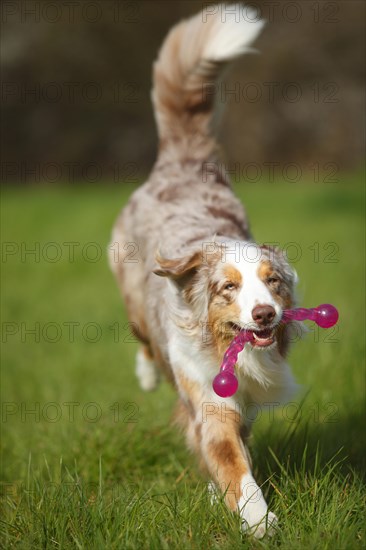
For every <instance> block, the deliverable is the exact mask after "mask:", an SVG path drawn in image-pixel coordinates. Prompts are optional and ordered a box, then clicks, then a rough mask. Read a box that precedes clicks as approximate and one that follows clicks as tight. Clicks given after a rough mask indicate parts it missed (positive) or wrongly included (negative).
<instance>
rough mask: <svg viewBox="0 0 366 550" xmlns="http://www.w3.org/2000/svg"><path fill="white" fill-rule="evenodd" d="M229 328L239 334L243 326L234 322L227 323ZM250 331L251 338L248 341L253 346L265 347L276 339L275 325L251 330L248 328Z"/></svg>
mask: <svg viewBox="0 0 366 550" xmlns="http://www.w3.org/2000/svg"><path fill="white" fill-rule="evenodd" d="M229 326H230V330H231V331H232V332H233V333H234V334H235V335H237V334H239V332H240V331H241V330H243V327H241V326H240V325H238V324H236V323H229ZM249 331H250V332H251V333H252V336H253V338H252V339H251V340H250V343H251V345H252V346H253V347H255V348H267V347H269V346H271V345H272V344H273V343H274V342H275V340H276V327H271V328H264V329H257V330H252V329H249Z"/></svg>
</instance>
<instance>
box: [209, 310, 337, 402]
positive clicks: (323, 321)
mask: <svg viewBox="0 0 366 550" xmlns="http://www.w3.org/2000/svg"><path fill="white" fill-rule="evenodd" d="M338 317H339V315H338V311H337V309H336V308H335V307H334V306H332V305H331V304H322V305H320V306H318V307H313V308H310V309H306V308H302V307H299V308H297V309H286V310H285V311H284V312H283V315H282V319H281V323H290V322H291V321H305V320H306V319H310V320H311V321H315V323H316V324H317V325H318V326H319V327H321V328H330V327H332V326H333V325H335V324H336V323H337V321H338ZM252 340H254V336H253V331H252V330H245V329H243V330H241V331H240V332H239V334H237V336H235V338H234V339H233V341H232V342H231V344H230V346H229V347H228V349H227V350H226V352H225V354H224V358H223V361H222V363H221V367H220V372H219V374H218V375H217V376H215V378H214V380H213V382H212V387H213V389H214V392H215V393H216V394H217V395H219V396H220V397H231V396H232V395H234V393H235V392H236V391H237V389H238V385H239V382H238V379H237V378H236V376H235V372H234V367H235V364H236V362H237V360H238V355H239V353H240V352H241V351H242V350H243V349H244V346H245V344H246V343H247V342H250V341H252Z"/></svg>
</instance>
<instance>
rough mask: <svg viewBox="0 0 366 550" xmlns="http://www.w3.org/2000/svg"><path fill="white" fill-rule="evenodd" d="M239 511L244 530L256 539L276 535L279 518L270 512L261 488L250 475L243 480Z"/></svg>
mask: <svg viewBox="0 0 366 550" xmlns="http://www.w3.org/2000/svg"><path fill="white" fill-rule="evenodd" d="M239 511H240V516H241V518H242V530H243V531H244V532H246V533H248V534H250V535H253V536H254V537H255V538H258V539H261V538H263V537H264V536H265V535H268V536H272V535H274V533H275V531H276V528H277V523H278V520H277V517H276V516H275V514H273V513H272V512H268V507H267V503H266V501H265V500H264V497H263V494H262V491H261V489H260V487H258V485H257V484H256V482H255V481H254V479H253V477H252V476H251V475H250V474H247V475H246V476H244V478H243V480H242V496H241V498H240V500H239Z"/></svg>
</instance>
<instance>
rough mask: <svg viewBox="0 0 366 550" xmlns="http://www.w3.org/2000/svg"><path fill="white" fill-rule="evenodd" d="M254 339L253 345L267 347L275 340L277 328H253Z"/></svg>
mask: <svg viewBox="0 0 366 550" xmlns="http://www.w3.org/2000/svg"><path fill="white" fill-rule="evenodd" d="M252 334H253V341H252V342H251V344H252V346H254V347H259V348H267V347H268V346H271V345H272V344H273V342H274V341H275V338H276V335H275V329H274V328H267V329H263V330H253V331H252Z"/></svg>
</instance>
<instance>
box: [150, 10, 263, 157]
mask: <svg viewBox="0 0 366 550" xmlns="http://www.w3.org/2000/svg"><path fill="white" fill-rule="evenodd" d="M263 24H264V23H263V21H260V20H258V18H257V17H256V13H255V11H253V10H252V9H250V8H248V7H247V6H244V5H242V4H220V5H209V6H207V7H206V8H205V9H204V10H203V11H202V12H201V13H199V14H197V15H196V16H194V17H192V18H191V19H188V20H185V21H182V22H181V23H179V24H178V25H176V26H175V27H173V28H172V30H171V31H170V32H169V34H168V36H167V37H166V39H165V42H164V43H163V46H162V48H161V50H160V53H159V56H158V59H157V61H156V62H155V64H154V84H153V90H152V99H153V103H154V108H155V116H156V121H157V125H158V132H159V138H160V147H161V148H163V147H164V146H167V145H168V144H169V143H170V144H172V143H179V147H180V148H182V144H183V143H186V144H187V147H189V148H190V150H191V151H192V148H194V147H196V146H200V145H201V146H203V145H204V142H205V141H207V140H208V137H209V134H210V128H209V124H210V119H211V109H212V103H213V96H214V93H213V92H214V89H215V80H216V77H217V75H218V72H219V70H220V68H221V67H222V66H223V65H224V64H225V63H228V62H229V61H231V60H232V59H234V58H235V57H237V56H239V55H241V54H243V53H245V52H248V51H251V48H250V45H251V44H252V42H253V41H254V40H255V38H256V37H257V35H258V34H259V32H260V30H261V28H262V27H263Z"/></svg>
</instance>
